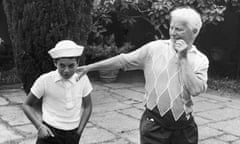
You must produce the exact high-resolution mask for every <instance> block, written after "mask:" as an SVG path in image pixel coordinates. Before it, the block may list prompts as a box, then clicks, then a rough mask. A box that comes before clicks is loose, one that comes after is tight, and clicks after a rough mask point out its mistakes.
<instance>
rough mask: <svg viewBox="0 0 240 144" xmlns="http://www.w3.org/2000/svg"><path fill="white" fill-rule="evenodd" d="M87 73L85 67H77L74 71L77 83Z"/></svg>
mask: <svg viewBox="0 0 240 144" xmlns="http://www.w3.org/2000/svg"><path fill="white" fill-rule="evenodd" d="M87 72H88V69H87V66H80V67H78V68H77V70H76V73H77V74H78V76H77V81H79V80H80V79H81V77H82V76H83V75H85V74H87Z"/></svg>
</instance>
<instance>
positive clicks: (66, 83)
mask: <svg viewBox="0 0 240 144" xmlns="http://www.w3.org/2000/svg"><path fill="white" fill-rule="evenodd" d="M76 76H77V74H74V75H73V76H72V77H71V78H70V79H69V80H64V79H62V77H61V76H60V74H59V73H58V71H57V70H56V71H52V72H49V73H46V74H43V75H41V76H40V77H39V78H38V79H37V80H36V81H35V83H34V84H33V86H32V88H31V92H32V93H33V94H34V95H35V96H36V97H37V98H39V99H40V98H41V97H43V102H42V112H43V116H42V119H43V121H45V122H46V123H48V124H49V125H51V126H53V127H55V128H58V129H63V130H72V129H75V128H77V127H78V125H79V122H80V119H81V106H82V98H83V97H85V96H87V95H89V94H90V93H91V91H92V89H93V88H92V85H91V83H90V81H89V79H88V77H87V76H86V75H84V76H83V77H82V78H81V79H80V80H79V81H76Z"/></svg>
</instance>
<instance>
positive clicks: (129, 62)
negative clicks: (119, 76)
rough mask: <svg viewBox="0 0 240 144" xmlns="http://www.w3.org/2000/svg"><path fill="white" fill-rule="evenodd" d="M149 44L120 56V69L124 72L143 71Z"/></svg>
mask: <svg viewBox="0 0 240 144" xmlns="http://www.w3.org/2000/svg"><path fill="white" fill-rule="evenodd" d="M148 48H149V44H146V45H144V46H142V47H140V48H138V49H136V50H135V51H132V52H130V53H127V54H120V63H121V67H122V68H123V69H124V70H136V69H143V68H144V64H145V61H146V58H147V55H148Z"/></svg>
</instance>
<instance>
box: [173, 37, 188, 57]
mask: <svg viewBox="0 0 240 144" xmlns="http://www.w3.org/2000/svg"><path fill="white" fill-rule="evenodd" d="M175 49H176V51H177V54H178V56H179V58H182V57H186V55H187V50H188V45H187V43H186V42H185V41H184V40H182V39H180V40H177V41H176V43H175Z"/></svg>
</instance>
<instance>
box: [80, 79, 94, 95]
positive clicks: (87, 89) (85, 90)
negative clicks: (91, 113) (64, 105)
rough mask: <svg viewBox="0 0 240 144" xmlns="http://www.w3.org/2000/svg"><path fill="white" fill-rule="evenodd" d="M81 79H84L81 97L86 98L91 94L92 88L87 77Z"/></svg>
mask: <svg viewBox="0 0 240 144" xmlns="http://www.w3.org/2000/svg"><path fill="white" fill-rule="evenodd" d="M83 79H84V87H83V91H82V96H83V97H86V96H88V95H89V94H90V93H91V92H92V90H93V87H92V84H91V82H90V80H89V78H88V76H87V75H85V76H83Z"/></svg>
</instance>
